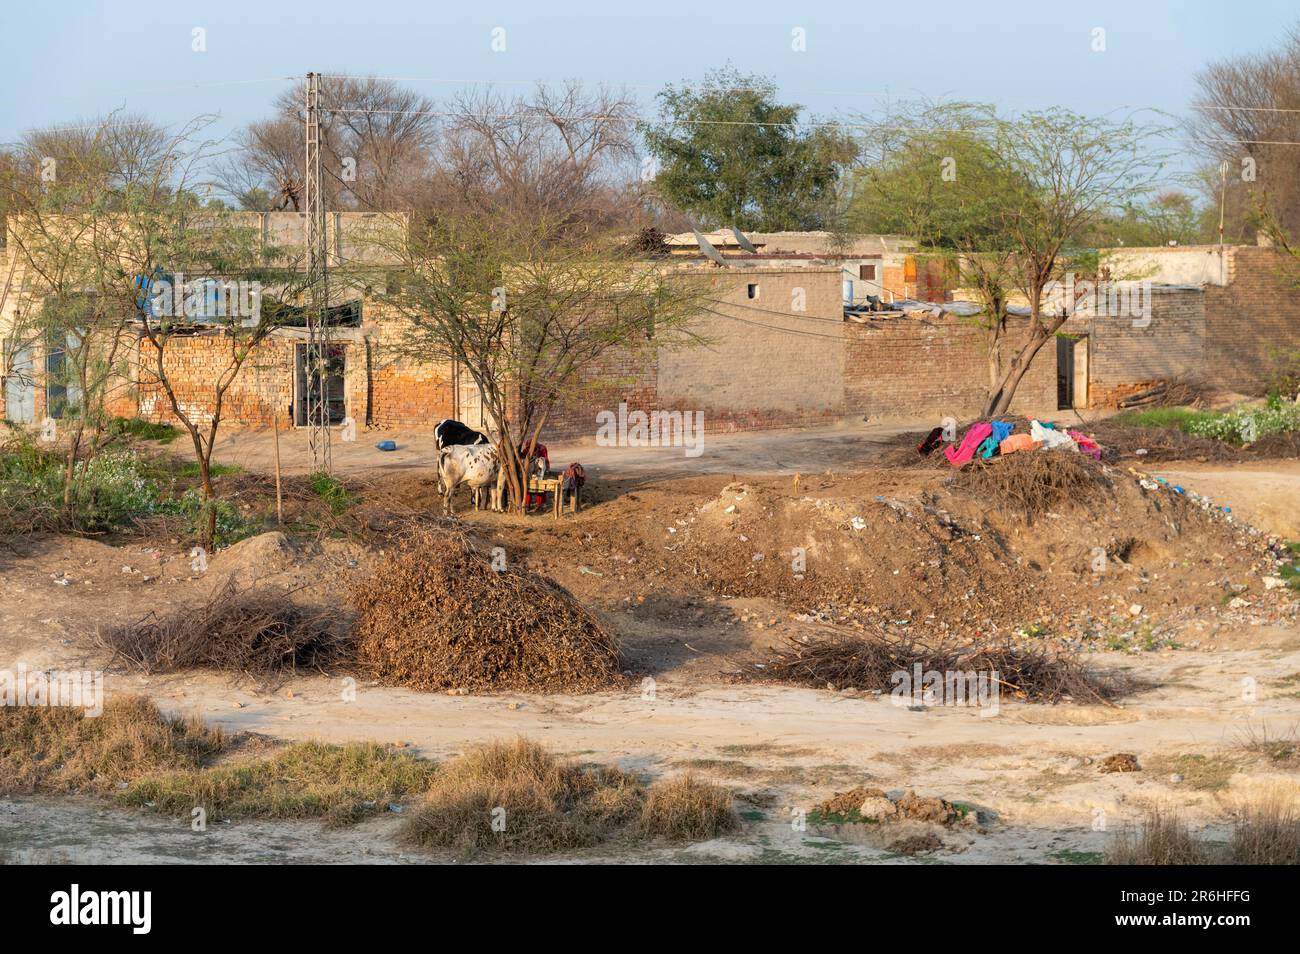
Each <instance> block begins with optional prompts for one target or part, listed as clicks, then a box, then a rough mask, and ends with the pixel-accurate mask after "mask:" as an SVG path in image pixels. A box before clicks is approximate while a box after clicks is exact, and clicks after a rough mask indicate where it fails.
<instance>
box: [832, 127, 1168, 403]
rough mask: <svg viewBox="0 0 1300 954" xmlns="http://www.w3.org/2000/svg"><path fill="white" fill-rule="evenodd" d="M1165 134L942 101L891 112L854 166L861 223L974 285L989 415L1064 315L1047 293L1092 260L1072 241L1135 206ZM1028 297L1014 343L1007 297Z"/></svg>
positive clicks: (1150, 182) (1009, 395) (1156, 165)
mask: <svg viewBox="0 0 1300 954" xmlns="http://www.w3.org/2000/svg"><path fill="white" fill-rule="evenodd" d="M1162 133H1163V130H1160V129H1156V128H1153V127H1149V126H1143V125H1139V124H1138V123H1136V122H1135V121H1133V120H1132V119H1122V120H1118V121H1116V120H1109V119H1095V118H1091V117H1086V116H1080V115H1078V114H1075V113H1072V112H1069V111H1067V110H1061V109H1052V110H1047V111H1044V112H1034V113H1026V114H1023V115H1021V116H1017V117H1012V118H1006V117H1002V116H999V115H998V114H997V112H996V111H995V110H994V109H993V108H992V107H989V106H982V105H978V104H945V105H939V106H921V107H913V108H909V109H906V110H904V111H902V112H900V113H898V114H896V115H893V116H890V117H887V118H886V119H885V120H884V121H882V122H881V124H880V130H879V133H878V135H875V136H872V137H869V140H868V141H870V142H874V143H876V144H877V145H876V147H875V150H876V151H875V154H874V156H871V157H869V160H868V163H867V165H866V167H865V169H864V170H863V171H862V172H861V173H860V174H859V176H858V180H857V183H856V189H855V202H854V206H853V209H852V212H851V215H852V216H853V217H854V218H855V219H856V220H857V221H858V222H859V223H860V225H861V226H862V227H864V228H865V227H870V228H873V229H877V230H884V231H902V232H905V233H908V234H910V235H912V236H913V237H915V238H916V239H917V240H918V241H919V242H920V243H921V247H922V248H923V249H924V250H925V251H927V252H928V253H930V254H934V255H941V256H944V257H946V258H947V259H948V260H949V261H950V262H952V264H953V267H954V268H955V269H957V270H958V272H959V273H960V276H961V281H962V283H963V284H969V285H970V286H971V287H973V288H975V289H976V290H977V292H978V293H979V295H980V297H981V299H982V303H983V305H984V313H983V315H982V316H981V317H980V319H979V320H980V321H981V323H982V324H983V326H984V327H985V328H986V329H987V330H988V350H989V392H988V400H987V403H986V405H985V408H984V411H985V413H986V414H988V415H992V414H1002V413H1005V412H1006V410H1007V409H1008V407H1009V406H1010V404H1011V401H1012V399H1013V397H1014V396H1015V392H1016V389H1017V387H1018V386H1019V384H1020V382H1021V380H1023V378H1024V376H1025V373H1026V372H1027V371H1028V370H1029V367H1030V364H1031V363H1032V362H1033V360H1034V357H1035V356H1036V355H1037V354H1038V352H1039V351H1040V350H1042V347H1043V345H1044V344H1046V343H1047V342H1048V341H1050V340H1052V339H1053V337H1054V336H1055V334H1056V332H1057V331H1058V330H1060V328H1061V326H1062V325H1063V324H1064V323H1065V322H1066V321H1067V320H1068V318H1069V316H1070V314H1071V313H1072V310H1073V303H1072V302H1071V303H1066V307H1065V308H1063V309H1059V310H1055V311H1052V312H1051V313H1048V310H1047V309H1046V308H1045V293H1046V291H1047V290H1048V288H1049V286H1050V285H1051V284H1052V283H1053V282H1056V281H1059V280H1061V279H1063V278H1064V275H1065V273H1066V272H1068V271H1072V270H1076V269H1079V268H1081V267H1086V266H1085V265H1084V264H1083V263H1090V262H1091V261H1092V256H1091V255H1090V254H1089V253H1088V252H1087V250H1084V249H1082V248H1081V247H1080V245H1079V238H1080V236H1082V235H1085V234H1087V233H1088V231H1089V230H1090V229H1092V228H1093V227H1095V225H1096V224H1097V223H1098V222H1099V221H1100V220H1102V219H1104V218H1105V217H1106V216H1115V215H1120V214H1122V210H1124V209H1125V208H1129V207H1133V206H1136V205H1138V204H1140V203H1142V202H1143V201H1144V200H1145V199H1146V197H1147V196H1148V195H1149V194H1150V192H1151V190H1152V188H1153V186H1154V185H1155V183H1156V182H1157V181H1158V180H1159V177H1160V176H1161V174H1162V170H1163V164H1164V160H1165V159H1166V155H1165V154H1164V153H1162V152H1161V151H1160V150H1159V149H1157V148H1153V147H1152V145H1151V143H1152V140H1153V139H1155V138H1157V137H1159V136H1160V135H1161V134H1162ZM1012 291H1016V292H1019V293H1020V294H1021V295H1023V296H1024V298H1025V299H1027V300H1028V303H1029V320H1028V321H1027V322H1026V324H1025V326H1024V329H1023V331H1022V332H1021V334H1020V335H1019V336H1018V337H1016V338H1015V340H1012V338H1011V336H1010V334H1009V328H1008V322H1007V311H1006V304H1007V296H1008V294H1009V293H1010V292H1012Z"/></svg>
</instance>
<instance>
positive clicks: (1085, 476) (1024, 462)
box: [953, 450, 1113, 520]
mask: <svg viewBox="0 0 1300 954" xmlns="http://www.w3.org/2000/svg"><path fill="white" fill-rule="evenodd" d="M953 482H954V483H956V484H957V486H959V487H960V488H961V489H962V490H963V491H965V492H966V493H968V494H971V495H973V496H975V497H978V498H979V499H980V500H983V501H985V502H986V503H988V504H990V505H993V506H996V507H998V508H999V509H1004V510H1009V511H1012V512H1016V513H1020V514H1022V515H1023V516H1024V517H1025V519H1027V520H1032V519H1033V518H1034V517H1035V516H1037V515H1039V514H1041V513H1044V512H1046V511H1047V510H1049V509H1051V508H1052V507H1055V506H1057V505H1059V504H1062V503H1065V502H1066V501H1068V500H1072V499H1075V498H1084V497H1089V496H1095V495H1097V494H1099V493H1101V492H1103V491H1110V490H1111V489H1112V488H1113V484H1112V483H1111V480H1110V478H1109V477H1108V476H1107V475H1106V471H1105V468H1104V467H1103V466H1102V465H1101V464H1100V463H1098V462H1097V461H1095V460H1093V459H1092V458H1091V457H1089V456H1088V455H1087V454H1077V453H1072V452H1070V451H1066V450H1060V451H1042V450H1038V451H1022V452H1021V453H1018V454H1008V455H1007V456H1006V457H994V458H992V459H990V460H987V461H985V460H976V461H972V462H971V463H970V464H968V465H967V466H966V467H964V468H962V470H960V471H958V473H957V474H955V475H954V476H953Z"/></svg>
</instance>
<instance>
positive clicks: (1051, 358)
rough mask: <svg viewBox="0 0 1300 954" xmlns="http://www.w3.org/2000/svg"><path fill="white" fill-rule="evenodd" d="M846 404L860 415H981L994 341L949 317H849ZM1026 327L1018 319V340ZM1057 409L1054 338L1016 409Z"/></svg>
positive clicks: (1011, 330) (1012, 330)
mask: <svg viewBox="0 0 1300 954" xmlns="http://www.w3.org/2000/svg"><path fill="white" fill-rule="evenodd" d="M845 331H846V334H847V337H848V340H847V343H846V347H845V351H846V358H845V386H844V391H845V404H846V405H847V413H848V414H849V415H850V416H852V417H854V418H855V419H857V418H861V417H862V416H863V415H866V416H867V417H869V418H901V417H913V416H915V417H923V418H930V419H933V420H934V421H935V423H936V424H937V423H938V422H939V421H940V420H941V419H942V418H944V417H945V416H948V415H951V416H953V417H956V418H958V419H961V418H962V417H969V416H973V415H976V414H978V413H979V412H980V411H981V410H982V409H983V404H984V401H985V400H986V398H987V395H988V379H989V372H988V344H987V332H986V331H985V330H984V329H983V328H979V327H977V326H974V325H970V324H966V323H962V322H960V321H959V320H954V319H947V320H944V321H938V322H929V321H921V320H918V319H912V318H896V319H886V320H883V321H879V322H872V323H871V324H858V323H856V322H846V323H845ZM1023 334H1024V326H1023V324H1021V323H1019V322H1014V321H1013V322H1012V323H1011V324H1010V325H1009V327H1008V330H1007V339H1008V340H1009V341H1012V342H1015V341H1018V340H1019V338H1020V337H1021V336H1022V335H1023ZM1055 407H1056V346H1055V344H1054V342H1052V341H1050V340H1049V341H1048V342H1047V343H1046V344H1045V345H1043V347H1042V349H1041V350H1040V351H1039V352H1038V354H1037V356H1036V357H1035V358H1034V361H1033V364H1031V365H1030V367H1029V371H1028V372H1027V373H1026V374H1025V377H1024V379H1023V380H1022V381H1021V383H1020V387H1019V389H1018V390H1017V391H1016V396H1015V399H1014V401H1013V403H1012V406H1011V409H1012V410H1013V411H1016V412H1019V413H1027V412H1034V411H1037V412H1043V411H1049V410H1052V409H1054V408H1055Z"/></svg>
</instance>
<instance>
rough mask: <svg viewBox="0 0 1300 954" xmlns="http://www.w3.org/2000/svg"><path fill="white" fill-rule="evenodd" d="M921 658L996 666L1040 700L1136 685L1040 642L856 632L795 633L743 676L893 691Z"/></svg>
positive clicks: (1110, 692)
mask: <svg viewBox="0 0 1300 954" xmlns="http://www.w3.org/2000/svg"><path fill="white" fill-rule="evenodd" d="M918 664H919V665H920V666H921V670H922V672H926V673H928V672H931V671H937V672H939V673H948V672H955V673H969V672H975V673H989V674H990V677H989V678H992V676H991V674H992V673H994V672H996V673H998V680H999V681H998V692H999V696H1001V695H1004V694H1005V695H1010V696H1012V697H1014V698H1017V699H1023V700H1028V701H1033V702H1053V703H1054V702H1062V701H1065V700H1072V701H1074V702H1079V703H1107V702H1109V701H1110V700H1111V699H1113V698H1116V697H1117V696H1119V695H1121V694H1123V692H1124V691H1126V690H1127V689H1128V688H1129V687H1127V686H1126V685H1124V684H1123V683H1122V682H1121V681H1119V680H1118V678H1117V677H1108V678H1104V677H1103V676H1102V675H1101V674H1099V673H1097V672H1095V671H1093V670H1091V669H1089V668H1088V667H1086V666H1085V665H1084V664H1083V663H1082V662H1081V661H1080V660H1079V658H1078V657H1077V656H1075V655H1073V654H1071V653H1068V652H1065V651H1063V650H1052V649H1049V648H1048V647H1046V646H1042V645H1037V644H1026V643H1016V642H1011V641H987V642H980V643H959V642H956V641H938V642H925V641H922V640H921V639H918V638H915V637H910V636H886V635H879V636H859V635H856V634H852V635H851V634H835V635H831V636H826V637H823V638H820V639H816V640H809V641H806V642H805V641H803V640H800V639H799V638H797V637H791V638H789V639H787V640H786V643H785V646H784V647H783V648H782V649H781V650H779V651H777V652H776V653H775V654H774V655H771V656H769V657H768V658H765V659H764V660H762V662H761V663H758V664H755V663H750V664H748V665H745V666H742V667H741V671H740V678H741V679H742V680H745V681H752V682H778V683H783V684H787V685H798V686H807V687H809V688H814V689H822V688H832V689H837V690H839V689H858V690H873V689H879V690H880V691H882V692H890V691H891V690H892V689H893V688H894V686H895V683H894V680H893V677H894V675H895V674H896V673H899V672H903V673H907V674H909V675H910V674H911V673H913V672H914V671H915V667H916V666H917V665H918ZM760 667H761V668H760ZM918 691H919V687H918ZM972 704H973V703H972Z"/></svg>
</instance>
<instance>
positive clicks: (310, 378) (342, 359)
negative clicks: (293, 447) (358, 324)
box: [293, 344, 348, 427]
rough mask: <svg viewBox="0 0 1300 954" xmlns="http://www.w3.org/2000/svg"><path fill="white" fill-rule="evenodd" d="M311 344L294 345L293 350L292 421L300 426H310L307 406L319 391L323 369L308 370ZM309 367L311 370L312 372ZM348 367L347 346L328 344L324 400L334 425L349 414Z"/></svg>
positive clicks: (330, 420) (340, 422) (341, 421)
mask: <svg viewBox="0 0 1300 954" xmlns="http://www.w3.org/2000/svg"><path fill="white" fill-rule="evenodd" d="M307 348H308V346H307V345H305V344H300V345H294V349H293V366H294V402H293V423H294V424H295V425H296V426H298V427H306V426H307V408H309V407H310V406H311V404H312V398H314V397H315V396H316V395H317V394H319V393H320V392H319V388H320V386H321V376H322V375H321V370H320V369H318V368H317V369H309V364H310V362H309V360H308V355H307ZM309 370H310V371H311V373H310V374H309V373H308V372H309ZM346 370H347V348H346V346H344V345H340V344H336V345H330V346H329V352H328V355H327V358H326V361H325V368H324V378H325V403H326V407H327V408H328V412H329V422H330V423H331V424H342V423H343V419H344V418H345V417H347V416H348V412H347V389H346V387H345V385H344V374H345V372H346Z"/></svg>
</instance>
